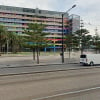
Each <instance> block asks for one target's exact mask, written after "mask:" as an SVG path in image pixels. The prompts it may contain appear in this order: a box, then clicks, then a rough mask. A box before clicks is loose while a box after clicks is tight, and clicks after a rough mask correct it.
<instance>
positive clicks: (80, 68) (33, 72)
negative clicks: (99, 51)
mask: <svg viewBox="0 0 100 100" xmlns="http://www.w3.org/2000/svg"><path fill="white" fill-rule="evenodd" d="M25 67H26V66H25ZM38 67H41V66H38ZM12 68H14V67H11V68H7V69H12ZM18 68H21V67H18ZM32 68H33V70H34V67H32ZM35 68H36V67H35ZM41 68H42V67H41ZM99 68H100V67H99V66H95V67H89V66H88V67H77V68H62V69H60V68H58V69H53V70H43V71H30V72H20V73H13V72H12V73H8V74H0V77H2V76H17V75H28V74H39V73H52V72H65V71H70V70H85V69H87V70H88V69H89V70H90V69H99ZM1 69H2V68H1ZM4 69H5V68H4Z"/></svg>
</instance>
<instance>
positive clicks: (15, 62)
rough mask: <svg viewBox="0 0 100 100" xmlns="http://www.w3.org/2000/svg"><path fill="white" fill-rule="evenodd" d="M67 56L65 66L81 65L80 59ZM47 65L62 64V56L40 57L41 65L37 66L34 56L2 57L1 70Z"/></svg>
mask: <svg viewBox="0 0 100 100" xmlns="http://www.w3.org/2000/svg"><path fill="white" fill-rule="evenodd" d="M67 57H68V56H66V55H65V64H67V63H73V64H75V63H79V59H78V58H75V57H72V58H70V59H69V58H67ZM47 64H62V59H61V56H60V55H50V56H40V63H39V64H37V62H36V61H33V58H32V55H28V56H1V57H0V68H2V67H20V66H34V65H47Z"/></svg>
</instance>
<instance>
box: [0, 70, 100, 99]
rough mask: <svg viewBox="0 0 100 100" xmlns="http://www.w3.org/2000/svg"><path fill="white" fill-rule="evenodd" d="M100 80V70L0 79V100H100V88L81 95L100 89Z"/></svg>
mask: <svg viewBox="0 0 100 100" xmlns="http://www.w3.org/2000/svg"><path fill="white" fill-rule="evenodd" d="M99 79H100V68H90V69H79V70H78V69H77V70H67V71H56V72H48V73H37V74H32V73H31V74H24V75H14V76H0V100H99V99H100V96H99V94H100V88H98V89H96V90H90V91H85V92H81V93H78V92H77V91H82V90H87V89H93V88H96V87H100V80H99ZM74 92H77V93H76V94H69V95H68V93H74ZM64 93H67V95H61V96H60V97H58V96H56V97H54V98H47V97H50V96H54V95H59V94H64ZM44 98H46V99H44Z"/></svg>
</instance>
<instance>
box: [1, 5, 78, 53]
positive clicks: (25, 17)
mask: <svg viewBox="0 0 100 100" xmlns="http://www.w3.org/2000/svg"><path fill="white" fill-rule="evenodd" d="M62 13H64V12H56V11H48V10H40V9H38V8H36V9H31V8H21V7H12V6H3V5H0V24H1V25H3V26H5V27H6V28H7V29H8V31H9V32H15V33H16V34H19V35H23V34H24V30H25V29H26V28H27V24H28V23H42V24H45V25H46V27H45V29H44V32H46V33H50V34H49V35H48V36H47V37H46V38H47V39H48V40H51V41H52V44H53V45H52V46H49V47H47V48H44V50H45V51H60V50H61V47H62V46H61V45H62ZM76 19H77V18H76ZM76 19H75V20H76ZM75 20H74V22H75ZM68 21H69V18H68V14H66V15H65V16H64V30H63V31H64V35H66V34H67V33H68V32H69V27H68ZM76 25H77V24H74V25H73V26H74V28H73V26H72V28H73V29H72V31H75V30H76V28H75V27H77V26H76ZM64 45H65V44H64Z"/></svg>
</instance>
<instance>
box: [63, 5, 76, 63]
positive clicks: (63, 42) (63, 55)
mask: <svg viewBox="0 0 100 100" xmlns="http://www.w3.org/2000/svg"><path fill="white" fill-rule="evenodd" d="M74 7H76V5H73V6H72V7H71V8H70V9H68V10H67V11H66V12H65V13H63V14H62V50H61V56H62V63H64V25H63V24H64V23H63V18H64V15H65V14H66V13H68V12H69V11H70V10H71V9H73V8H74Z"/></svg>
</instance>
